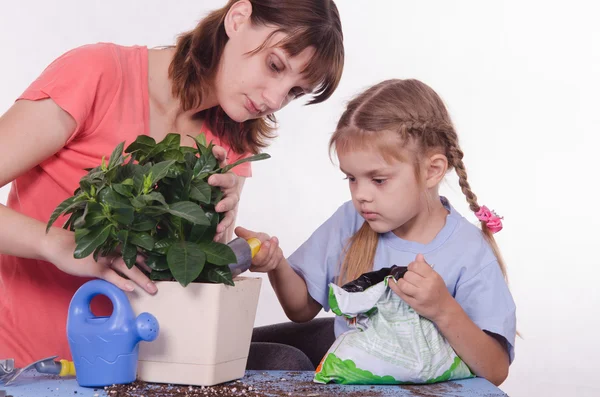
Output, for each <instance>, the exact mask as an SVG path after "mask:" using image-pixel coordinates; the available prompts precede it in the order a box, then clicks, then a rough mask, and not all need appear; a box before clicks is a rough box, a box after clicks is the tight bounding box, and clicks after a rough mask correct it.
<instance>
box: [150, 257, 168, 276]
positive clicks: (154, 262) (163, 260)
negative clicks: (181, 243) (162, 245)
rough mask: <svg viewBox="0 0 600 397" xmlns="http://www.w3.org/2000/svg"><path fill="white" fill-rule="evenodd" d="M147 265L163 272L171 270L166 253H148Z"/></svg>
mask: <svg viewBox="0 0 600 397" xmlns="http://www.w3.org/2000/svg"><path fill="white" fill-rule="evenodd" d="M146 265H148V267H149V268H150V269H152V270H156V271H158V272H163V271H165V270H169V264H168V263H167V257H166V256H164V255H154V254H151V255H148V257H147V258H146Z"/></svg>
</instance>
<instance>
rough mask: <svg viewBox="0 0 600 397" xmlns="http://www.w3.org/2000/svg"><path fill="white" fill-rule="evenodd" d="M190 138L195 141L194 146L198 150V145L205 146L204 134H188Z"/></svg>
mask: <svg viewBox="0 0 600 397" xmlns="http://www.w3.org/2000/svg"><path fill="white" fill-rule="evenodd" d="M188 136H189V137H190V138H192V139H194V141H196V147H197V148H198V150H200V146H202V147H203V148H206V135H204V134H198V135H197V136H191V135H188Z"/></svg>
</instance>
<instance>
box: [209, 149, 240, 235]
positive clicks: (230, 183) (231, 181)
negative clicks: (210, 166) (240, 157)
mask: <svg viewBox="0 0 600 397" xmlns="http://www.w3.org/2000/svg"><path fill="white" fill-rule="evenodd" d="M213 154H214V155H215V157H216V158H217V161H219V167H225V166H226V165H227V151H226V150H225V149H223V148H222V147H221V146H215V147H213ZM239 179H240V178H239V177H238V176H237V175H236V174H234V173H233V172H231V171H229V172H226V173H224V174H214V175H211V176H210V178H208V184H209V185H211V186H219V187H220V188H221V190H222V191H223V198H222V199H221V201H219V202H218V203H217V204H216V205H215V210H216V211H217V212H225V216H224V217H223V219H221V222H220V223H219V225H218V226H217V234H216V235H215V238H214V241H218V242H221V243H226V241H225V231H226V230H227V229H228V228H229V227H231V226H232V225H233V222H234V221H235V217H236V214H237V207H238V203H239V201H240V187H239V185H240V180H239Z"/></svg>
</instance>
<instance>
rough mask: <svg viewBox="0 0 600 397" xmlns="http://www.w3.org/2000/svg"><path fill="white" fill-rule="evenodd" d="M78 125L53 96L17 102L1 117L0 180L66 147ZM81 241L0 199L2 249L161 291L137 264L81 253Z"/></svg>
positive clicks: (1, 182)
mask: <svg viewBox="0 0 600 397" xmlns="http://www.w3.org/2000/svg"><path fill="white" fill-rule="evenodd" d="M75 128H76V122H75V120H74V119H73V118H72V117H71V116H70V115H69V114H68V113H67V112H65V111H64V110H62V109H61V108H60V107H59V106H58V105H57V104H56V103H55V102H54V101H53V100H52V99H44V100H39V101H28V100H20V101H17V102H16V103H14V104H13V106H12V107H11V108H10V109H9V110H8V111H7V112H6V113H5V114H4V115H2V117H0V186H4V185H6V184H8V183H10V182H11V181H13V180H14V179H16V178H17V177H18V176H19V175H21V174H22V173H24V172H25V171H27V170H29V169H31V168H33V167H35V166H36V165H38V164H40V163H41V162H42V161H44V160H45V159H47V158H48V157H50V156H52V155H53V154H54V153H56V152H58V151H59V150H61V149H62V148H63V147H64V145H65V143H66V142H67V140H68V139H69V137H70V136H71V135H72V134H73V132H74V131H75ZM42 199H43V198H40V200H42ZM75 246H76V244H75V236H74V233H73V232H70V231H67V230H64V229H61V228H56V227H53V228H51V230H50V231H49V232H48V233H47V234H46V225H45V224H44V223H43V222H40V221H38V220H36V219H33V218H30V217H27V216H25V215H23V214H20V213H18V212H16V211H14V210H12V209H10V208H8V207H6V206H3V205H0V253H3V254H7V255H12V256H18V257H23V258H33V259H40V260H44V261H48V262H50V263H53V264H54V265H55V266H57V267H58V268H59V269H61V270H62V271H64V272H66V273H69V274H73V275H77V276H87V277H99V278H103V279H105V280H107V281H110V282H112V283H113V284H115V285H117V286H118V287H120V288H122V289H124V290H132V289H133V285H131V281H133V282H135V283H137V284H139V285H140V286H141V287H143V288H144V289H145V290H146V291H148V292H150V293H153V292H156V287H155V286H154V283H152V282H151V281H150V279H148V278H147V277H146V276H145V275H144V274H143V273H142V272H141V271H140V270H139V269H137V268H136V267H134V268H132V269H127V266H125V263H124V262H123V261H122V260H121V259H117V260H114V261H113V260H112V259H111V258H103V259H102V260H101V261H99V262H96V261H94V260H93V259H92V257H87V258H84V259H75V258H73V252H74V250H75ZM109 266H112V268H114V269H117V270H119V271H121V272H122V273H123V274H125V275H126V276H127V277H129V279H130V280H131V281H129V280H127V279H125V278H123V277H121V276H119V275H118V274H117V273H116V272H115V271H114V270H113V269H111V268H110V267H109Z"/></svg>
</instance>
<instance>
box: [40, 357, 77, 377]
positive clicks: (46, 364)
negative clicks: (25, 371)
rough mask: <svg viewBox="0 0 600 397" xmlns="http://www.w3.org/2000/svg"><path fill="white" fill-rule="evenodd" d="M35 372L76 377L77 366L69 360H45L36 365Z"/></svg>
mask: <svg viewBox="0 0 600 397" xmlns="http://www.w3.org/2000/svg"><path fill="white" fill-rule="evenodd" d="M35 370H36V371H37V372H39V373H41V374H50V375H58V376H75V364H74V363H73V361H69V360H60V361H54V360H53V359H48V360H43V361H40V362H38V363H36V364H35Z"/></svg>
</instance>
